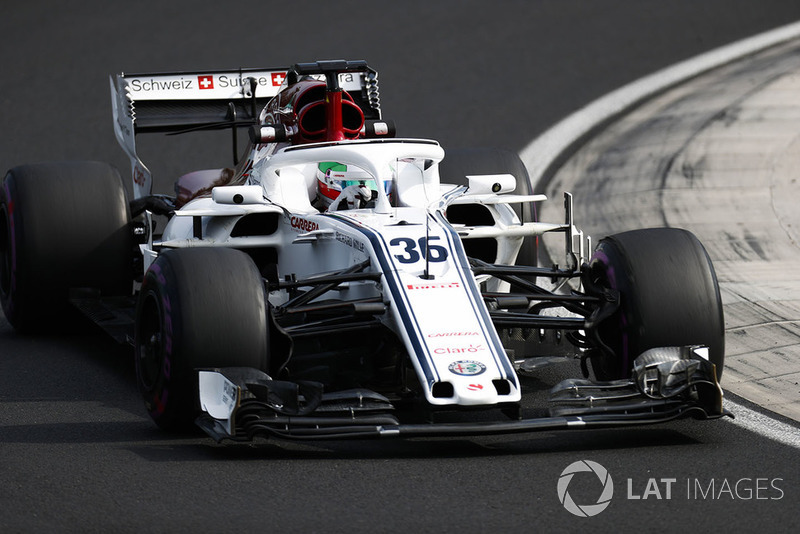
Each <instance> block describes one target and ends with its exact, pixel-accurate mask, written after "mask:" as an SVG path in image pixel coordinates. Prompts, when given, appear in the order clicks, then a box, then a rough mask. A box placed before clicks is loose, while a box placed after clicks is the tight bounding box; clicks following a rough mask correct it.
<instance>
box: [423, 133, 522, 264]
mask: <svg viewBox="0 0 800 534" xmlns="http://www.w3.org/2000/svg"><path fill="white" fill-rule="evenodd" d="M475 174H511V175H512V176H514V178H516V179H517V188H516V189H515V190H514V194H517V195H530V194H532V187H531V183H530V177H529V176H528V169H526V168H525V164H524V163H522V160H521V159H520V157H519V155H517V153H516V152H512V151H510V150H504V149H500V148H488V147H481V148H458V149H448V150H447V151H446V152H445V157H444V159H443V160H442V162H441V163H440V164H439V176H440V177H441V180H442V182H443V183H447V184H455V185H467V176H468V175H475ZM513 207H514V211H516V212H517V216H518V217H520V220H522V221H523V222H531V221H535V220H537V216H536V206H535V205H534V204H533V203H532V202H527V203H524V204H515V205H514V206H513ZM459 208H463V209H474V208H475V207H474V206H463V207H461V206H451V207H450V208H448V213H450V211H451V210H454V209H459ZM477 209H481V208H480V207H477ZM463 217H466V218H467V219H469V218H472V219H474V220H466V221H462V220H459V221H454V222H464V223H466V224H475V221H479V220H480V215H478V216H477V217H475V216H474V214H470V213H466V214H464V215H463ZM465 246H466V244H465ZM537 250H538V242H537V240H536V238H534V237H526V238H525V239H524V241H523V242H522V248H521V249H520V251H519V255H518V256H517V264H518V265H534V266H535V265H536V262H537V259H538V254H537Z"/></svg>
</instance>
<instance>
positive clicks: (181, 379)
mask: <svg viewBox="0 0 800 534" xmlns="http://www.w3.org/2000/svg"><path fill="white" fill-rule="evenodd" d="M268 342H269V336H268V330H267V301H266V296H265V291H264V284H263V280H262V278H261V274H260V273H259V271H258V268H257V267H256V265H255V263H253V261H252V260H251V259H250V257H249V256H247V255H246V254H245V253H243V252H241V251H238V250H234V249H226V248H192V249H177V250H168V251H165V252H163V253H161V254H160V255H159V257H158V259H156V261H155V262H154V263H153V264H152V265H151V266H150V269H148V271H147V273H146V274H145V277H144V281H143V283H142V289H141V292H140V295H139V302H138V305H137V310H136V335H135V354H136V377H137V382H138V385H139V390H140V392H141V394H142V398H143V399H144V403H145V407H146V409H147V411H148V413H149V414H150V417H152V419H153V421H155V423H156V424H157V425H158V426H159V427H161V428H163V429H188V428H191V425H192V423H193V422H194V419H195V417H196V416H197V414H198V409H197V404H196V402H197V401H196V399H197V376H196V372H195V369H197V368H203V367H253V368H256V369H260V370H262V371H266V370H267V358H268Z"/></svg>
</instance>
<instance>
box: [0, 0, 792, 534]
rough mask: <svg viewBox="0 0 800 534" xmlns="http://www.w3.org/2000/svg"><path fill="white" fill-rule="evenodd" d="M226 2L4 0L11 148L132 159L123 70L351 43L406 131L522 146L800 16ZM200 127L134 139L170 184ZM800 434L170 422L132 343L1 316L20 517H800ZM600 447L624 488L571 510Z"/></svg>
mask: <svg viewBox="0 0 800 534" xmlns="http://www.w3.org/2000/svg"><path fill="white" fill-rule="evenodd" d="M219 6H220V4H219V3H218V2H173V3H170V4H169V5H166V6H165V5H164V3H156V2H138V3H135V4H126V5H122V4H120V5H111V3H109V2H81V3H69V4H66V3H56V2H38V3H26V4H19V5H13V6H10V5H8V4H4V6H3V7H2V8H0V10H1V11H0V14H2V17H0V40H1V41H0V42H1V43H2V44H0V65H2V75H1V76H0V124H2V126H3V129H2V132H1V133H0V165H2V166H4V167H6V168H8V167H11V166H13V165H16V164H20V163H26V162H34V161H43V160H61V159H97V160H102V161H109V162H111V163H114V164H115V165H117V166H118V167H119V168H120V169H122V170H123V171H125V170H126V169H127V161H126V160H125V158H124V156H123V155H122V152H121V150H120V149H119V148H118V147H117V146H116V142H115V141H114V137H113V132H112V129H111V115H110V104H109V97H108V81H107V76H108V75H109V74H111V73H114V72H118V71H125V72H142V71H167V70H181V69H192V70H194V69H217V68H230V67H238V66H278V65H286V64H290V63H293V62H295V61H307V60H313V59H329V58H340V57H343V58H364V59H367V60H368V61H369V62H370V63H371V64H373V66H375V67H376V68H377V69H378V70H379V72H380V81H381V88H382V106H383V110H384V115H385V116H386V117H391V118H395V120H396V121H397V123H398V127H399V128H400V132H401V134H402V135H409V136H419V137H431V138H436V139H439V140H440V141H441V142H442V144H443V145H444V146H445V148H448V147H455V146H476V145H491V146H504V147H508V148H512V149H516V150H521V149H522V148H523V147H524V146H526V145H527V144H528V143H529V142H530V141H531V140H532V139H533V138H534V137H536V136H537V135H538V134H539V133H541V132H542V131H544V130H545V129H547V128H548V126H550V125H551V124H553V123H554V122H556V121H557V120H559V119H560V118H562V117H563V116H565V115H567V114H569V113H571V112H573V111H574V110H576V109H578V108H580V107H581V106H583V105H585V104H586V103H588V102H589V101H591V100H593V99H595V98H597V97H599V96H601V95H603V94H605V93H607V92H609V91H611V90H613V89H615V88H617V87H619V86H622V85H624V84H626V83H628V82H630V81H632V80H635V79H637V78H639V77H641V76H645V75H647V74H649V73H651V72H653V71H655V70H658V69H660V68H663V67H665V66H668V65H670V64H673V63H675V62H678V61H680V60H683V59H686V58H688V57H691V56H693V55H696V54H698V53H701V52H705V51H707V50H710V49H712V48H714V47H717V46H720V45H723V44H726V43H729V42H733V41H735V40H737V39H741V38H744V37H747V36H750V35H753V34H756V33H759V32H761V31H765V30H768V29H770V28H773V27H777V26H781V25H783V24H787V23H789V22H793V21H795V20H798V19H800V5H798V4H796V2H789V1H786V2H779V1H769V0H765V1H760V2H757V3H756V2H745V1H723V0H709V1H705V2H694V1H677V0H676V1H672V2H668V3H667V2H639V1H616V2H615V1H602V2H591V3H589V2H564V1H553V2H527V1H526V2H498V3H493V4H491V5H489V4H487V3H485V2H463V1H462V2H435V3H433V2H424V3H423V2H404V3H386V4H379V5H373V4H370V5H364V4H363V3H361V2H335V3H316V2H296V3H293V4H291V7H288V8H287V6H286V5H285V4H283V3H271V2H269V3H268V2H252V3H244V2H230V3H227V4H226V6H227V7H226V10H225V11H221V10H220V7H219ZM198 137H199V139H193V140H191V142H188V141H186V140H183V139H182V140H179V141H178V146H177V148H171V149H170V150H169V151H163V152H160V151H159V150H158V149H159V148H161V147H160V146H159V144H158V143H152V144H151V145H150V146H145V145H140V146H141V147H142V149H143V150H142V152H143V154H144V155H143V157H144V160H145V162H147V163H149V164H150V166H151V170H153V171H154V174H155V175H156V177H157V184H158V187H160V188H161V189H162V190H164V191H168V190H169V189H170V184H171V180H172V177H174V176H176V175H177V174H179V173H182V172H186V171H190V170H194V169H197V168H204V167H206V166H209V165H212V166H216V165H217V164H218V162H219V159H218V158H220V157H222V158H227V157H228V144H227V139H226V138H223V139H222V140H221V145H222V150H220V152H219V153H220V155H219V156H217V155H216V154H215V153H214V152H213V151H210V150H208V149H207V146H208V145H209V144H211V143H214V142H216V141H218V139H217V138H215V137H214V136H212V135H207V136H206V135H200V136H198ZM198 143H199V144H198ZM145 149H150V150H152V154H153V155H152V156H148V153H146V152H145ZM226 161H227V160H226ZM547 380H548V377H547V376H543V377H542V381H547ZM754 408H756V409H757V407H754ZM796 455H797V449H796V448H794V447H791V446H787V445H782V444H780V443H778V442H775V441H772V440H769V439H767V438H764V437H762V436H760V435H758V434H755V433H752V432H749V431H746V430H743V429H742V428H740V427H738V426H736V425H733V424H730V423H727V422H724V421H720V422H713V423H700V422H694V421H681V422H676V423H671V424H667V425H660V426H654V427H648V428H639V429H626V430H613V431H611V430H609V431H591V432H587V431H575V432H569V433H566V432H562V433H544V434H533V435H522V436H511V437H493V438H479V439H461V438H460V439H446V440H444V439H443V440H414V441H405V442H403V441H381V442H373V441H368V442H331V443H317V444H293V443H284V442H258V443H256V444H255V445H233V446H217V445H214V444H213V443H212V442H211V441H210V440H208V439H205V438H201V437H184V436H171V435H165V434H163V433H160V432H159V431H157V430H156V429H155V427H154V426H153V425H152V424H151V423H150V421H149V420H148V418H147V416H146V414H145V413H144V410H143V408H142V406H141V403H140V402H139V400H138V394H137V392H136V388H135V382H134V373H133V362H132V358H131V354H130V352H129V351H128V350H127V349H125V348H124V347H119V346H116V345H115V344H114V343H113V342H110V341H108V340H106V339H105V338H103V337H101V336H95V335H89V334H74V335H69V336H55V335H54V336H48V337H44V338H26V337H23V336H20V335H18V334H16V333H15V332H13V330H12V329H11V328H10V327H9V326H8V325H7V324H6V323H5V322H4V321H3V322H0V530H2V531H3V532H34V531H35V532H41V531H81V532H101V531H102V532H105V531H110V530H115V531H136V532H140V531H145V532H172V531H198V532H206V531H207V532H216V531H222V530H232V529H238V528H250V529H261V530H266V529H276V530H287V531H297V532H312V531H331V532H338V531H345V530H349V531H352V530H363V531H366V530H370V531H378V532H380V531H387V532H391V531H400V530H403V531H416V530H421V531H460V532H480V531H500V530H509V531H513V532H530V531H540V530H574V529H580V530H584V531H608V530H611V529H614V530H620V531H634V530H641V529H645V530H663V531H674V530H685V529H686V528H692V529H698V530H702V529H711V528H713V529H715V530H719V529H721V528H726V529H729V530H734V531H753V530H765V529H769V530H770V531H774V532H781V531H786V532H789V531H794V529H795V528H796V526H797V523H798V514H797V506H798V504H800V503H799V502H798V501H799V500H800V499H799V496H800V482H799V479H800V470H799V469H798V466H797V462H796ZM584 459H586V460H592V461H595V462H598V463H599V464H601V465H603V466H604V467H605V468H607V469H608V472H609V473H610V474H611V475H612V478H613V481H614V483H615V488H614V497H613V499H612V501H611V504H610V505H609V507H608V508H607V509H606V510H605V511H603V512H602V513H601V514H600V515H597V516H595V517H592V518H577V517H574V516H572V515H571V514H570V513H568V512H567V511H566V510H565V509H564V508H563V507H562V506H561V504H560V503H559V500H558V495H557V491H556V485H557V482H558V480H559V476H560V475H561V473H562V471H563V470H564V469H565V468H566V467H567V466H568V465H570V464H571V463H573V462H576V461H579V460H584ZM584 475H587V474H585V473H584V474H578V475H576V477H577V478H576V479H575V480H574V483H573V484H571V485H570V487H569V490H570V494H571V496H572V497H573V498H574V500H575V501H576V502H580V503H589V502H594V500H596V498H597V496H598V495H599V494H600V489H599V482H598V481H597V479H596V478H595V479H592V477H584ZM672 479H674V482H670V480H672ZM668 489H669V491H670V494H669V498H667V490H668ZM645 496H646V497H647V498H643V497H645ZM635 497H640V498H638V499H636V498H635ZM657 497H661V498H657Z"/></svg>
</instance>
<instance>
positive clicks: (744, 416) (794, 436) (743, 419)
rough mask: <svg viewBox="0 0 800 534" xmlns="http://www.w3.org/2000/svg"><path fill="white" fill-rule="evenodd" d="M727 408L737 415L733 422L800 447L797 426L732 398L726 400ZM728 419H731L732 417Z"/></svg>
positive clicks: (791, 445)
mask: <svg viewBox="0 0 800 534" xmlns="http://www.w3.org/2000/svg"><path fill="white" fill-rule="evenodd" d="M725 408H726V409H728V410H730V411H731V412H732V413H733V415H735V416H736V417H735V419H733V420H732V421H731V422H732V423H734V424H736V425H737V426H740V427H742V428H744V429H745V430H749V431H751V432H755V433H756V434H759V435H761V436H765V437H767V438H769V439H771V440H773V441H777V442H778V443H782V444H784V445H789V446H790V447H795V448H797V449H800V430H798V429H797V427H794V426H792V425H788V424H786V423H782V422H781V421H778V420H777V419H773V418H772V417H769V416H767V415H764V414H762V413H759V412H757V411H755V410H751V409H750V408H745V407H744V406H742V405H741V404H738V403H736V402H733V401H731V400H727V399H726V400H725ZM728 420H729V421H730V419H728Z"/></svg>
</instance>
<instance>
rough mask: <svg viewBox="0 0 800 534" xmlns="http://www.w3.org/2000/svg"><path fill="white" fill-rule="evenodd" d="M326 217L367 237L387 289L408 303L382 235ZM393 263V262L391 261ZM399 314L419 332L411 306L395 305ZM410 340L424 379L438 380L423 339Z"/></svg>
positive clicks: (336, 216)
mask: <svg viewBox="0 0 800 534" xmlns="http://www.w3.org/2000/svg"><path fill="white" fill-rule="evenodd" d="M324 215H325V216H327V217H331V218H334V219H336V220H338V221H341V222H343V223H345V224H347V225H348V226H350V227H351V228H353V229H354V230H356V231H358V232H360V233H361V234H363V235H364V236H365V237H366V238H367V239H369V241H370V243H372V247H373V249H374V250H375V253H376V254H375V255H376V256H377V258H378V262H379V263H380V268H381V271H382V272H383V275H384V276H385V277H386V283H387V285H388V287H389V291H390V292H391V293H392V296H393V297H394V300H395V301H397V302H405V303H406V304H408V299H407V297H406V294H405V290H404V289H403V284H402V282H401V281H400V280H399V278H398V277H397V276H396V274H395V269H394V265H393V264H390V263H389V262H390V261H391V260H390V259H389V258H390V257H391V255H390V253H389V248H388V246H387V245H386V242H385V241H384V240H383V236H382V235H381V234H380V233H379V232H376V231H375V230H373V229H371V228H369V227H366V226H362V225H361V224H359V223H357V222H356V221H353V220H351V219H349V218H347V217H345V216H343V215H341V214H333V213H329V214H324ZM378 251H383V252H384V253H383V254H379V253H378ZM392 263H393V262H392ZM396 308H397V310H398V312H399V314H400V319H401V320H402V321H403V326H404V327H405V328H406V331H408V332H415V331H416V332H420V333H421V329H420V328H419V326H418V324H419V322H418V321H417V318H416V316H415V315H414V312H413V310H412V309H411V306H409V305H406V306H397V307H396ZM408 337H409V339H410V340H411V344H412V346H413V347H414V351H415V353H416V354H419V355H424V357H417V361H419V363H420V365H421V366H422V371H423V372H424V373H425V380H426V381H427V382H428V384H429V385H430V384H433V383H434V382H438V381H439V380H440V378H439V374H438V372H437V371H436V369H435V367H433V366H432V364H431V363H430V362H429V361H428V359H429V358H430V357H431V356H430V351H429V350H428V347H427V345H426V346H423V344H422V343H423V341H422V340H421V336H420V335H416V336H411V335H410V336H408Z"/></svg>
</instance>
